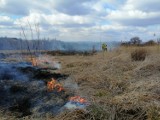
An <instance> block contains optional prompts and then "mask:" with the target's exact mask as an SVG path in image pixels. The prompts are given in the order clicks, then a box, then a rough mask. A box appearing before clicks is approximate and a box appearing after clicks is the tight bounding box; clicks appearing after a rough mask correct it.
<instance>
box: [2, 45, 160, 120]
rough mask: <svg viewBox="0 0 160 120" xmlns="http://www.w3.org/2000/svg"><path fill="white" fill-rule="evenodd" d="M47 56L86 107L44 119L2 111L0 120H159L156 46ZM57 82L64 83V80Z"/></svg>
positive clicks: (159, 56) (159, 73) (159, 65)
mask: <svg viewBox="0 0 160 120" xmlns="http://www.w3.org/2000/svg"><path fill="white" fill-rule="evenodd" d="M49 56H50V57H53V58H54V59H56V60H58V61H59V62H60V63H61V66H62V67H61V69H58V70H56V73H61V74H67V75H68V76H69V77H68V78H67V80H68V82H69V81H72V82H71V83H75V84H76V87H74V86H72V85H71V87H73V88H74V90H73V91H74V94H77V95H80V96H83V97H84V98H85V99H86V100H87V101H88V103H89V105H87V106H86V107H85V108H83V109H74V110H73V109H72V110H64V111H62V112H60V113H59V114H57V115H55V116H53V115H46V116H45V117H44V116H43V117H36V116H34V115H29V116H25V117H24V118H16V117H15V116H14V115H13V116H12V115H10V114H9V113H5V111H3V110H1V112H0V119H10V120H11V119H47V120H160V49H159V46H157V45H155V46H129V47H128V46H120V47H118V48H116V49H114V50H112V51H107V52H97V53H94V54H89V55H83V54H82V55H79V54H77V55H76V54H74V55H56V56H53V55H51V54H49ZM135 56H136V58H137V57H138V58H141V57H142V59H136V58H135ZM73 81H74V82H73ZM60 82H61V84H62V85H63V84H65V80H63V81H60ZM66 82H67V81H66ZM4 113H5V114H4Z"/></svg>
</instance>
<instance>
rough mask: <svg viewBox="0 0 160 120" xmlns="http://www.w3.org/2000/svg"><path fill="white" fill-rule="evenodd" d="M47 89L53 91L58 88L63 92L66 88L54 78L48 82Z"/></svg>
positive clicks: (58, 90)
mask: <svg viewBox="0 0 160 120" xmlns="http://www.w3.org/2000/svg"><path fill="white" fill-rule="evenodd" d="M47 89H48V91H53V90H54V89H56V90H57V92H61V91H63V90H64V88H63V86H62V85H61V84H59V83H56V80H55V79H54V78H52V80H51V81H50V82H48V83H47Z"/></svg>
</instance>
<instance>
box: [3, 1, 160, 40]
mask: <svg viewBox="0 0 160 120" xmlns="http://www.w3.org/2000/svg"><path fill="white" fill-rule="evenodd" d="M159 4H160V1H159V0H118V1H117V0H79V1H75V0H33V1H28V0H23V1H22V0H0V11H1V13H0V18H1V19H0V29H1V32H0V33H1V35H4V36H5V35H9V36H15V37H16V34H17V36H18V35H19V32H20V31H21V27H20V26H21V25H22V26H23V27H24V28H25V30H26V32H28V34H27V35H28V36H30V33H29V26H28V21H29V23H30V24H31V25H32V27H33V29H35V28H34V26H35V24H36V23H39V25H40V31H41V37H42V38H44V37H46V38H47V37H50V38H55V37H56V38H58V39H61V40H70V41H71V40H75V41H76V40H78V41H80V40H95V41H96V40H97V41H99V40H100V37H103V40H122V39H124V38H127V39H129V38H130V37H132V36H140V37H142V38H144V39H145V38H146V37H148V38H149V37H150V36H151V33H152V32H156V31H157V30H158V29H159V28H157V26H159V24H160V21H159V20H160V8H159ZM151 26H153V27H152V28H151ZM2 31H3V32H2ZM11 31H14V32H11ZM8 33H10V34H8Z"/></svg>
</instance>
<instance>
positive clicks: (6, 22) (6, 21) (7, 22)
mask: <svg viewBox="0 0 160 120" xmlns="http://www.w3.org/2000/svg"><path fill="white" fill-rule="evenodd" d="M12 25H13V20H12V19H11V18H10V17H8V16H0V26H12Z"/></svg>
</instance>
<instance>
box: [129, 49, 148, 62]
mask: <svg viewBox="0 0 160 120" xmlns="http://www.w3.org/2000/svg"><path fill="white" fill-rule="evenodd" d="M146 56H147V50H145V49H136V50H135V51H133V52H132V53H131V58H132V60H133V61H144V60H145V58H146Z"/></svg>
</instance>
